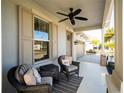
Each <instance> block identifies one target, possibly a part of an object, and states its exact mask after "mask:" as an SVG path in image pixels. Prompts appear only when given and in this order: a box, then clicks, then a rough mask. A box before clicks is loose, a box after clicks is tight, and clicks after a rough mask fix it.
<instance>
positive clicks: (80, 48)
mask: <svg viewBox="0 0 124 93" xmlns="http://www.w3.org/2000/svg"><path fill="white" fill-rule="evenodd" d="M76 41H77V44H75V45H76V56H77V57H76V58H79V57H81V56H83V55H85V54H86V42H87V41H88V37H87V36H86V35H85V34H84V33H83V32H77V33H76Z"/></svg>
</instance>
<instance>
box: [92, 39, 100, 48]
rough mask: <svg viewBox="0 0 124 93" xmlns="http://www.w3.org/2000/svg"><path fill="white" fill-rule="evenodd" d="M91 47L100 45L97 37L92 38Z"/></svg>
mask: <svg viewBox="0 0 124 93" xmlns="http://www.w3.org/2000/svg"><path fill="white" fill-rule="evenodd" d="M91 43H92V45H93V47H98V46H99V45H100V41H99V40H98V39H93V40H92V41H91Z"/></svg>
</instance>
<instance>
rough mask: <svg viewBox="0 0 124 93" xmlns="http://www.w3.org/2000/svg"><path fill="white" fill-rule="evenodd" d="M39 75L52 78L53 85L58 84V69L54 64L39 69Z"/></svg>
mask: <svg viewBox="0 0 124 93" xmlns="http://www.w3.org/2000/svg"><path fill="white" fill-rule="evenodd" d="M40 74H41V75H43V76H52V77H53V83H58V82H59V67H58V66H57V65H54V64H48V65H45V66H41V67H40Z"/></svg>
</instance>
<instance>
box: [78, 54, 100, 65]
mask: <svg viewBox="0 0 124 93" xmlns="http://www.w3.org/2000/svg"><path fill="white" fill-rule="evenodd" d="M77 60H78V61H80V62H92V63H97V64H99V63H100V55H98V54H92V55H84V56H81V57H80V58H78V59H77Z"/></svg>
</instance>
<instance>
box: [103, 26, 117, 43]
mask: <svg viewBox="0 0 124 93" xmlns="http://www.w3.org/2000/svg"><path fill="white" fill-rule="evenodd" d="M114 35H115V34H114V29H113V28H109V29H107V31H106V33H105V34H104V40H105V42H108V41H110V40H111V38H112V37H113V36H114Z"/></svg>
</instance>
